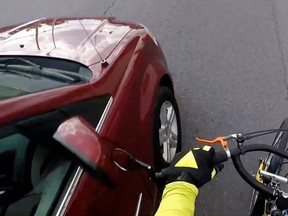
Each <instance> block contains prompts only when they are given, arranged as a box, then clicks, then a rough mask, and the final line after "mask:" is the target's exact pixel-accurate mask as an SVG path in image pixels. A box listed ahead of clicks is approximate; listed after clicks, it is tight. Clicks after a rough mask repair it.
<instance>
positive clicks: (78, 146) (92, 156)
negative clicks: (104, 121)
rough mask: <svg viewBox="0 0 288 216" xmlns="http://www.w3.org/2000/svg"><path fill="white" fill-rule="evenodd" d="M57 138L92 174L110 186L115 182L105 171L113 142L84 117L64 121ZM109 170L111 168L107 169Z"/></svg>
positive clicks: (54, 136) (56, 133)
mask: <svg viewBox="0 0 288 216" xmlns="http://www.w3.org/2000/svg"><path fill="white" fill-rule="evenodd" d="M53 138H54V139H55V140H57V141H58V142H59V143H60V144H61V145H62V146H63V147H64V148H65V149H66V150H68V151H69V152H70V153H71V155H72V156H73V157H74V158H75V160H77V162H79V164H80V165H81V166H82V167H83V169H85V170H86V171H87V172H88V173H89V174H90V175H92V176H93V177H94V178H96V179H98V180H99V181H101V182H102V183H104V184H105V185H107V186H108V187H113V186H114V184H113V182H112V180H111V179H110V178H109V176H108V175H107V174H106V173H105V170H106V167H105V166H107V158H109V157H110V154H111V151H112V149H113V147H112V144H111V143H109V142H108V141H106V140H104V139H103V138H101V137H100V136H99V135H98V134H97V133H96V132H95V130H94V128H93V127H92V126H91V125H90V124H89V123H88V122H87V121H86V120H85V119H83V118H82V117H72V118H70V119H68V120H66V121H65V122H63V123H62V124H61V125H60V126H59V127H58V129H57V131H56V132H55V133H54V135H53ZM107 170H109V169H107Z"/></svg>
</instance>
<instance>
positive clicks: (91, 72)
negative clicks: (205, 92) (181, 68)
mask: <svg viewBox="0 0 288 216" xmlns="http://www.w3.org/2000/svg"><path fill="white" fill-rule="evenodd" d="M0 110H1V112H0V128H1V129H0V215H5V216H10V215H13V216H17V215H21V216H23V215H39V216H43V215H125V216H129V215H153V213H154V212H155V208H156V206H155V205H156V204H155V203H156V197H157V184H156V183H155V181H154V180H153V171H151V169H150V165H151V166H152V167H153V168H154V169H156V170H159V169H160V168H162V167H164V166H166V165H167V164H168V163H169V162H170V161H171V160H172V158H173V157H174V155H175V152H176V151H179V150H180V147H181V131H180V117H179V111H178V107H177V103H176V100H175V96H174V89H173V83H172V79H171V75H170V73H169V72H168V68H167V64H166V61H165V58H164V56H163V53H162V50H161V48H160V46H159V44H158V43H157V41H156V39H155V38H154V36H153V34H152V33H151V32H150V31H149V30H148V29H147V28H146V27H144V26H142V25H139V24H133V23H127V22H121V21H118V20H116V19H114V18H85V17H81V18H57V19H39V20H35V21H31V22H28V23H24V24H21V25H15V26H10V27H5V28H2V29H0Z"/></svg>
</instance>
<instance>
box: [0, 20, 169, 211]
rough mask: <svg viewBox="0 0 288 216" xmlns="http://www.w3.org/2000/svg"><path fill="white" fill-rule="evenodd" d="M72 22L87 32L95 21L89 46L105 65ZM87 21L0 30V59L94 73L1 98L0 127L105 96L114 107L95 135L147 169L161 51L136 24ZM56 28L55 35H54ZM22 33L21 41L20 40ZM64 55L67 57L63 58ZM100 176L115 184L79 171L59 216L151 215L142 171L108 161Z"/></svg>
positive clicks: (151, 189)
mask: <svg viewBox="0 0 288 216" xmlns="http://www.w3.org/2000/svg"><path fill="white" fill-rule="evenodd" d="M79 20H85V22H84V21H83V23H85V25H84V26H85V29H86V28H87V29H88V27H87V25H88V23H89V22H92V21H93V22H95V23H96V21H97V25H96V24H95V26H97V27H95V26H94V27H93V29H92V28H91V30H89V31H90V32H88V33H89V34H90V35H91V36H90V38H92V37H94V39H95V36H96V39H97V41H96V42H95V45H96V46H97V50H98V52H100V55H101V58H105V60H106V61H107V63H108V64H107V65H103V64H101V62H100V61H101V58H100V57H99V55H98V54H97V52H96V50H95V47H94V46H92V45H91V41H90V39H89V40H88V39H86V41H85V38H86V37H87V34H86V33H85V32H84V33H83V31H85V30H83V28H82V26H81V24H79ZM87 20H88V21H87V23H86V18H73V19H68V18H58V19H44V20H40V21H35V22H31V23H29V24H28V25H27V24H23V25H22V26H20V27H19V26H18V27H15V26H14V27H13V28H5V29H4V30H3V29H2V30H1V29H0V47H1V49H0V55H15V54H17V55H37V56H44V57H49V58H50V57H57V58H59V57H61V58H63V59H69V60H72V61H77V62H80V63H82V64H84V65H86V66H89V68H90V69H91V70H92V72H93V78H92V79H91V81H90V82H87V83H81V84H73V85H71V86H67V87H62V88H58V89H51V90H47V91H43V92H38V93H34V94H30V95H25V96H20V97H16V98H11V99H8V100H4V101H0V110H1V112H0V125H3V124H7V123H9V122H13V121H17V120H19V119H22V118H24V117H28V116H33V115H36V114H40V113H43V112H49V111H50V110H54V109H56V110H57V109H58V108H59V107H61V106H64V105H68V104H71V103H77V102H80V101H83V100H87V99H91V98H95V97H99V96H103V95H110V96H111V97H112V98H113V102H112V104H111V106H110V107H109V109H108V110H107V116H106V118H105V120H104V121H103V125H102V127H101V129H99V131H97V132H98V133H99V135H100V136H102V137H103V138H105V139H106V140H107V141H108V142H110V143H113V145H114V146H115V147H119V148H123V149H124V150H126V151H128V152H129V153H131V154H132V155H133V156H134V157H135V158H137V159H140V160H142V161H144V162H145V163H147V164H151V165H152V166H153V165H154V157H153V154H154V153H153V118H154V109H155V103H156V97H157V94H158V89H159V84H160V82H161V79H162V78H163V76H167V75H168V76H169V77H170V73H169V71H168V68H167V63H166V61H165V58H164V55H163V53H162V51H161V48H160V47H159V46H158V44H157V43H156V41H155V39H154V37H151V33H149V34H148V32H147V29H146V28H144V27H143V26H141V25H137V24H133V23H124V22H120V21H118V20H116V19H114V18H107V19H106V18H99V19H96V18H94V19H92V20H89V19H87ZM53 22H54V24H53ZM57 22H59V23H57ZM41 23H42V24H41ZM70 24H71V26H69V25H70ZM39 25H40V26H39ZM53 26H54V30H53ZM60 26H61V28H62V26H63V29H61V28H60ZM72 26H73V28H72ZM65 28H66V30H65ZM74 28H75V29H74ZM37 29H38V30H37ZM39 29H41V30H40V31H44V29H46V30H45V31H47V32H43V34H42V33H41V34H42V35H41V37H39ZM56 29H58V30H56ZM68 29H69V31H68ZM81 29H82V32H80V30H81ZM101 30H102V31H101ZM17 31H18V32H19V33H17ZM37 31H38V33H37ZM48 31H50V33H48ZM52 31H54V34H52V33H51V32H52ZM56 31H59V35H58V36H57V37H56V36H55V35H57V34H55V32H56ZM110 31H113V33H110ZM64 32H65V34H64ZM30 33H31V35H30ZM36 33H37V34H38V36H37V35H36ZM62 33H63V34H62ZM68 33H69V34H71V35H73V36H71V37H75V38H73V39H71V41H69V42H68V41H65V39H66V36H67V34H68ZM17 34H18V36H19V38H18V39H17V37H18V36H17ZM22 34H23V35H22ZM26 34H27V37H26V38H23V36H24V35H26ZM101 34H102V35H101ZM104 34H105V37H104ZM44 35H45V37H44ZM52 35H54V37H55V38H54V39H53V37H52ZM60 35H61V36H60ZM16 36H17V37H16ZM42 36H43V37H42ZM114 36H115V37H114ZM12 39H13V40H12ZM58 39H59V40H58ZM98 39H99V40H98ZM67 40H69V38H68V39H67ZM20 41H22V43H24V42H25V43H27V44H26V45H25V44H24V45H25V46H24V48H25V47H26V48H27V49H26V48H25V49H24V48H21V47H20V45H21V43H20ZM44 43H45V44H46V45H45V46H44V45H43V44H44ZM54 43H56V48H55V45H54ZM61 43H62V44H61ZM81 43H82V45H83V46H82V48H83V47H85V48H83V49H82V48H79V45H81ZM37 44H38V45H37ZM58 45H59V46H58ZM2 46H3V47H4V49H3V50H2ZM29 46H30V47H31V50H30V49H28V48H29ZM62 46H63V49H62V48H61V47H62ZM66 46H67V47H68V48H67V47H66ZM39 47H40V49H39ZM9 48H11V49H9ZM12 48H13V49H12ZM60 48H61V49H60ZM8 49H9V50H8ZM68 50H73V52H71V53H69V52H68ZM67 52H68V53H67ZM75 52H76V54H75ZM71 54H72V55H71ZM108 155H109V154H108ZM108 159H109V157H108ZM107 161H109V160H107ZM110 162H111V161H110ZM107 164H109V163H108V162H107ZM105 171H106V172H107V173H109V176H110V177H111V179H113V180H114V181H115V185H116V187H115V188H113V189H111V188H108V187H105V186H104V185H103V184H101V182H98V181H96V180H95V179H93V178H92V177H91V176H90V175H89V174H87V173H86V172H83V173H80V177H79V181H78V183H77V184H76V185H74V186H73V190H71V191H69V199H68V198H67V200H66V201H67V203H66V202H65V200H64V201H63V205H61V206H62V208H63V209H59V211H58V212H60V214H58V215H135V213H136V210H137V205H138V201H139V200H140V201H141V202H140V206H139V207H140V208H139V213H140V214H139V215H153V212H154V203H155V197H156V191H157V189H156V184H155V183H154V182H153V181H151V180H150V179H149V176H148V174H147V173H146V172H145V171H143V170H142V171H141V170H136V171H131V172H124V171H121V170H120V169H119V168H117V167H116V166H115V165H113V164H110V165H107V170H105ZM132 186H133V189H132V188H131V187H132ZM140 194H141V195H140ZM64 203H65V204H64Z"/></svg>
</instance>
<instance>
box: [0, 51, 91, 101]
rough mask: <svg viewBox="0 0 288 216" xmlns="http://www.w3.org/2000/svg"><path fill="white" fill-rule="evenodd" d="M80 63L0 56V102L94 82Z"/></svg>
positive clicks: (41, 58)
mask: <svg viewBox="0 0 288 216" xmlns="http://www.w3.org/2000/svg"><path fill="white" fill-rule="evenodd" d="M92 76H93V73H92V71H91V70H90V69H89V68H88V67H86V66H85V65H82V64H80V63H77V62H74V61H69V60H64V59H58V58H48V57H33V56H0V100H3V99H7V98H12V97H17V96H21V95H25V94H30V93H35V92H40V91H45V90H48V89H54V88H60V87H64V86H68V85H72V84H77V83H85V82H88V81H90V80H91V78H92Z"/></svg>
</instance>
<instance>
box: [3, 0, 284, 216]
mask: <svg viewBox="0 0 288 216" xmlns="http://www.w3.org/2000/svg"><path fill="white" fill-rule="evenodd" d="M0 11H1V13H0V26H5V25H10V24H14V23H19V22H23V21H28V20H31V19H35V18H40V17H51V16H79V15H88V16H95V15H96V16H102V15H105V16H116V17H117V18H119V19H123V20H130V21H134V22H140V23H142V24H144V25H146V26H147V27H149V28H150V29H151V30H152V31H153V32H154V34H155V36H156V37H157V38H158V40H159V42H160V44H161V46H162V48H163V50H164V53H165V55H166V57H167V60H168V64H169V68H170V71H171V72H172V75H173V78H174V82H175V89H176V96H177V99H178V103H179V106H180V111H181V116H182V127H183V138H184V147H185V148H186V149H187V148H189V147H190V146H191V145H194V141H193V139H194V138H195V136H200V137H204V138H213V137H214V136H219V135H226V134H229V133H232V132H238V131H243V132H248V131H253V130H258V129H268V128H275V127H278V126H279V124H280V123H281V121H282V119H284V118H285V117H287V116H288V109H287V108H288V102H287V99H288V92H287V91H288V88H287V86H288V85H287V82H288V78H287V67H288V61H287V57H288V22H287V20H288V1H287V0H237V1H235V0H234V1H232V0H181V1H172V0H158V1H155V0H154V1H153V0H145V1H143V0H116V1H111V0H105V1H97V2H96V1H92V0H85V1H79V0H57V1H56V0H49V1H46V0H29V1H28V0H9V1H5V2H2V4H1V9H0ZM267 140H268V141H270V139H269V138H268V139H267ZM260 141H265V139H264V138H263V139H261V140H260ZM245 160H246V162H247V164H248V165H249V166H250V167H251V166H252V165H253V164H255V161H254V163H253V162H252V160H251V158H247V159H245ZM251 191H252V189H251V188H250V187H249V186H248V185H247V184H245V182H244V181H243V180H242V179H241V178H240V177H239V176H238V174H237V173H236V171H235V170H234V168H233V166H232V164H231V162H230V163H229V164H227V165H226V167H225V169H224V170H223V171H222V173H221V174H220V175H218V177H217V180H216V181H213V182H212V183H210V184H208V185H206V186H204V187H203V188H202V189H201V190H200V195H199V197H198V200H197V207H196V214H197V215H247V211H248V207H249V199H250V194H251Z"/></svg>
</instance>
